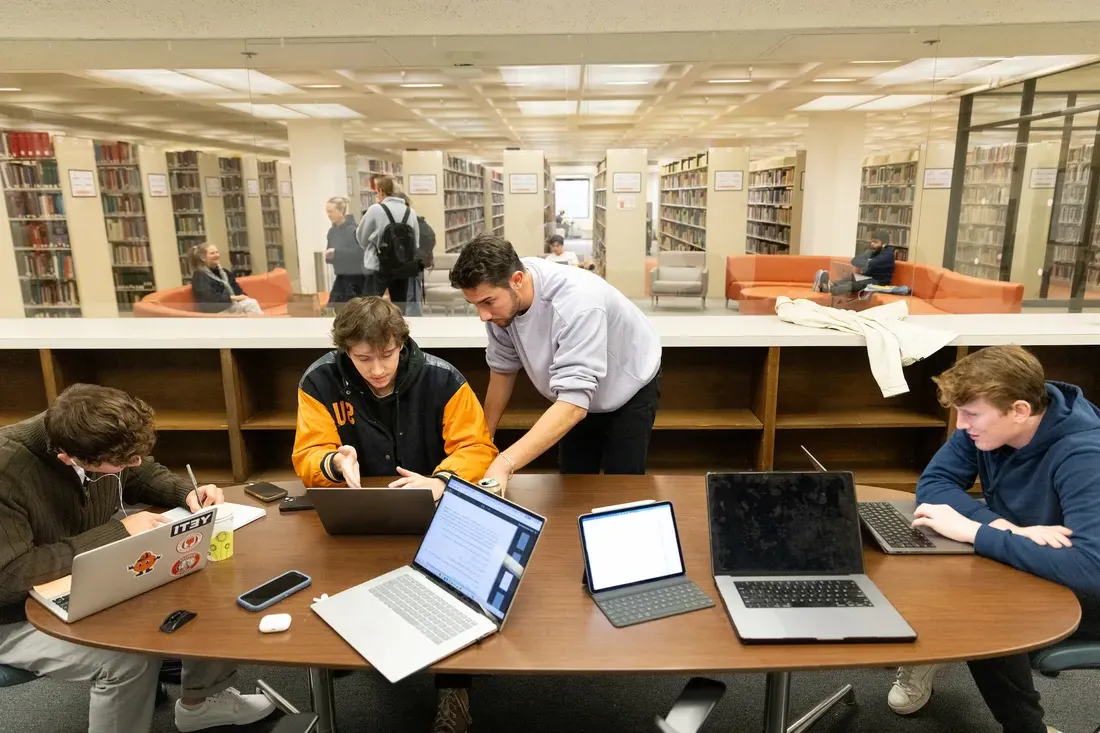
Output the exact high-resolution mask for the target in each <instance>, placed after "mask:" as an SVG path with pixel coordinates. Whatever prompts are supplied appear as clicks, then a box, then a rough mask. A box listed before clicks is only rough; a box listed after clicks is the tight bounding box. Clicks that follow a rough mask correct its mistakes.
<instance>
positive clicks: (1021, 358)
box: [932, 346, 1050, 415]
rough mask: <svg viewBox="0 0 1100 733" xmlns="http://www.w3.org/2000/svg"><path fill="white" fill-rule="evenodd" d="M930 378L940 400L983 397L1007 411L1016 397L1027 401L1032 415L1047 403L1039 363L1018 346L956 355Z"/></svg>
mask: <svg viewBox="0 0 1100 733" xmlns="http://www.w3.org/2000/svg"><path fill="white" fill-rule="evenodd" d="M932 381H933V382H935V383H936V386H937V387H938V388H939V400H940V404H941V405H943V406H944V407H961V406H962V405H967V404H969V403H971V402H973V401H975V400H979V399H984V400H985V401H986V402H988V403H989V404H991V405H993V406H994V407H996V408H997V409H998V410H1000V411H1001V414H1004V413H1007V412H1008V411H1009V410H1010V409H1012V405H1014V404H1015V403H1016V402H1017V400H1023V401H1024V402H1026V403H1028V404H1029V405H1031V414H1032V415H1042V414H1043V413H1044V412H1046V409H1047V406H1048V404H1049V403H1050V396H1049V395H1048V394H1047V386H1046V377H1045V376H1044V375H1043V365H1042V364H1041V363H1040V362H1039V360H1038V359H1036V358H1035V355H1034V354H1032V353H1031V352H1030V351H1028V350H1027V349H1025V348H1023V347H1022V346H989V347H987V348H984V349H982V350H981V351H975V352H974V353H973V354H970V355H968V356H965V357H963V358H962V359H959V361H958V362H956V363H955V365H954V366H953V367H951V368H950V369H948V370H947V371H946V372H944V373H943V374H941V375H940V376H938V377H933V378H932Z"/></svg>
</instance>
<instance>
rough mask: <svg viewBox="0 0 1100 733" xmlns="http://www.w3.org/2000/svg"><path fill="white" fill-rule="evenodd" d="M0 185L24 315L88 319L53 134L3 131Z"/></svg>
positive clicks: (0, 148)
mask: <svg viewBox="0 0 1100 733" xmlns="http://www.w3.org/2000/svg"><path fill="white" fill-rule="evenodd" d="M0 184H2V187H3V192H4V204H5V215H6V217H7V226H8V227H9V228H10V231H11V239H12V251H13V254H14V257H15V264H16V271H17V273H18V274H17V277H18V282H19V291H20V294H21V296H22V300H23V312H24V315H25V316H26V317H28V318H32V317H33V318H64V317H77V316H80V315H82V312H81V306H80V293H79V288H78V287H77V282H76V267H75V265H74V262H73V256H72V244H71V242H70V239H69V225H68V221H67V219H66V216H65V201H64V195H63V189H62V187H61V186H62V183H61V176H60V172H59V168H58V163H57V157H56V155H55V153H54V146H53V141H52V139H51V138H50V135H49V134H48V133H44V132H22V131H17V130H13V131H0Z"/></svg>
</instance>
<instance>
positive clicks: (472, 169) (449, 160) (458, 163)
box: [443, 155, 485, 177]
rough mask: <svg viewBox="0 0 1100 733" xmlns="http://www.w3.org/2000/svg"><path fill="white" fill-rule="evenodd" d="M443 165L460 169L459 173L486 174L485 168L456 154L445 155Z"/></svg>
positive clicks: (455, 169) (452, 168)
mask: <svg viewBox="0 0 1100 733" xmlns="http://www.w3.org/2000/svg"><path fill="white" fill-rule="evenodd" d="M443 167H444V168H447V169H449V170H452V171H458V172H459V173H466V174H468V175H472V176H479V177H481V176H484V175H485V169H484V168H483V167H481V166H480V165H478V164H477V163H471V162H469V161H467V160H464V159H462V158H459V157H458V156H456V155H444V156H443Z"/></svg>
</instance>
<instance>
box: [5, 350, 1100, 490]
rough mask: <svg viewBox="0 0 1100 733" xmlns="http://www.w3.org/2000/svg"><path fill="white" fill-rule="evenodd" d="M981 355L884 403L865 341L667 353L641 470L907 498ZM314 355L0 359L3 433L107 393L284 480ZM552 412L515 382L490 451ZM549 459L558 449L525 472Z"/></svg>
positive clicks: (181, 451) (170, 457)
mask: <svg viewBox="0 0 1100 733" xmlns="http://www.w3.org/2000/svg"><path fill="white" fill-rule="evenodd" d="M976 348H980V347H948V348H945V349H943V350H941V351H939V352H937V353H936V354H933V355H932V356H931V357H929V358H928V359H926V360H924V361H921V362H917V363H916V364H913V365H912V366H909V367H906V368H905V377H906V380H907V381H908V383H909V386H910V388H911V392H909V393H908V394H905V395H900V396H898V397H894V398H891V399H889V400H887V399H884V398H883V397H882V396H881V392H880V391H879V390H878V388H877V386H876V385H875V383H874V380H873V378H872V377H871V374H870V371H869V370H868V368H867V361H866V353H865V350H864V349H863V348H862V347H856V346H852V347H813V346H795V347H787V346H784V347H777V346H772V347H767V346H761V347H743V348H726V347H690V348H689V347H675V348H671V347H670V348H666V349H665V352H664V358H663V376H662V382H661V392H662V396H661V402H660V406H659V408H658V411H657V416H656V420H655V425H654V428H655V430H654V433H653V437H652V440H651V445H650V451H649V466H648V470H649V471H650V472H653V473H681V472H690V473H694V474H698V473H701V472H703V471H708V470H723V469H732V470H771V469H779V470H812V466H811V465H810V464H809V461H808V460H807V459H806V457H805V455H804V454H803V452H802V449H801V446H803V445H804V446H806V448H808V449H809V450H810V451H811V452H813V454H814V455H815V456H816V457H817V458H818V459H819V460H820V461H821V462H822V463H824V464H825V466H826V467H828V468H830V469H833V470H850V471H853V472H854V474H855V477H856V480H857V481H860V482H864V483H871V484H876V485H881V486H887V487H890V488H901V489H908V490H913V488H914V487H915V485H916V481H917V477H918V476H919V475H920V472H921V470H922V469H923V468H924V466H925V465H927V463H928V461H929V460H930V459H931V458H932V456H933V455H934V453H935V452H936V450H937V449H938V448H939V446H940V445H941V444H942V443H943V441H944V440H945V439H946V438H947V437H948V436H949V435H950V433H951V430H952V428H953V420H954V418H953V416H952V415H950V414H949V413H948V412H947V411H946V410H943V409H942V408H941V407H940V406H939V405H938V403H937V401H936V395H935V385H934V384H933V383H932V381H931V377H932V376H934V375H936V374H938V373H939V372H940V371H942V370H943V369H946V368H947V367H949V366H950V365H951V364H952V363H953V362H955V361H956V360H958V359H960V358H962V357H963V356H965V355H966V354H967V353H969V351H970V350H974V349H976ZM1031 350H1032V351H1033V352H1034V353H1035V354H1036V356H1038V357H1039V359H1040V360H1041V361H1042V362H1043V365H1044V367H1045V369H1046V373H1047V377H1048V379H1056V380H1063V381H1068V382H1071V383H1074V384H1077V385H1079V386H1080V387H1081V388H1082V389H1083V390H1084V392H1085V395H1086V396H1087V397H1089V398H1090V399H1093V400H1096V399H1098V398H1100V374H1098V373H1097V372H1096V370H1095V369H1094V368H1093V365H1094V364H1095V363H1096V361H1097V359H1100V347H1098V346H1047V347H1032V348H1031ZM427 351H428V352H429V353H432V354H434V355H436V356H439V357H440V358H443V359H446V360H447V361H449V362H450V363H452V364H454V365H455V367H456V368H457V369H458V370H459V371H460V372H462V374H463V375H464V376H465V377H466V378H467V380H468V381H469V384H470V386H471V388H472V389H473V390H474V392H475V393H476V394H477V395H478V397H479V398H481V399H484V396H485V390H486V388H487V385H488V380H489V370H488V367H487V366H486V364H485V356H484V349H483V348H449V349H448V348H441V349H436V348H430V347H428V348H427ZM323 353H324V350H323V349H318V348H315V347H310V348H302V349H270V348H257V349H252V348H244V349H233V348H222V349H217V348H211V349H195V350H184V349H167V350H156V349H125V350H112V349H69V348H65V349H57V350H52V349H43V350H38V349H12V350H0V373H3V375H4V379H3V380H0V425H4V424H11V423H13V422H17V421H18V420H21V419H26V418H28V417H30V416H32V415H34V414H36V413H38V412H40V411H41V410H43V409H45V407H46V406H47V405H48V404H49V402H50V400H52V399H53V398H54V397H55V396H56V395H57V393H58V392H59V391H60V390H62V389H64V388H65V387H66V386H67V385H70V384H73V383H76V382H91V383H98V384H104V385H108V386H114V387H118V388H120V389H125V390H127V391H129V392H130V393H132V394H135V395H137V396H139V397H141V398H142V399H144V400H146V401H147V402H149V404H150V405H152V406H153V408H154V409H155V410H156V411H157V418H156V419H157V430H158V443H157V447H156V450H155V455H156V456H157V458H158V460H160V461H161V462H163V463H165V464H166V465H168V466H169V467H172V468H176V469H182V468H183V466H184V465H185V464H186V463H191V464H192V466H193V467H194V468H195V471H196V474H197V476H198V478H199V480H200V481H217V482H229V481H243V480H246V479H251V480H260V479H270V478H289V477H292V476H293V473H292V470H291V464H290V451H291V447H292V445H293V441H294V425H295V411H296V409H297V392H296V390H297V385H298V381H299V380H300V379H301V376H302V374H303V373H304V372H305V370H306V369H307V368H308V367H309V365H310V364H311V363H312V362H313V361H314V360H315V359H316V358H317V357H319V356H320V355H321V354H323ZM211 385H221V389H218V388H217V387H215V388H214V389H211ZM822 385H826V387H824V388H823V386H822ZM548 406H549V402H548V401H547V400H546V399H545V398H543V397H542V395H540V394H539V393H538V392H537V391H536V390H535V389H534V387H533V386H532V385H531V383H530V381H529V380H528V379H527V377H526V376H525V375H523V374H521V375H520V376H519V378H518V380H517V382H516V387H515V391H514V393H513V396H512V400H511V402H510V404H509V407H508V409H507V411H506V412H505V414H504V416H503V419H502V421H501V425H500V429H499V431H498V433H497V442H498V444H499V445H500V446H502V447H503V446H507V445H509V444H510V443H511V442H512V441H514V440H516V439H517V438H518V437H519V436H520V435H521V433H522V431H524V430H526V429H528V428H530V427H531V425H533V424H534V422H535V420H536V419H537V418H538V417H539V416H540V415H541V414H542V412H543V411H544V410H545V409H546V408H547V407H548ZM555 465H556V452H555V451H554V450H553V449H551V450H550V451H548V453H547V454H546V455H544V456H543V457H541V458H539V459H538V460H537V461H536V462H535V464H534V465H533V467H532V468H531V469H525V470H534V471H540V470H542V471H546V470H554V468H555Z"/></svg>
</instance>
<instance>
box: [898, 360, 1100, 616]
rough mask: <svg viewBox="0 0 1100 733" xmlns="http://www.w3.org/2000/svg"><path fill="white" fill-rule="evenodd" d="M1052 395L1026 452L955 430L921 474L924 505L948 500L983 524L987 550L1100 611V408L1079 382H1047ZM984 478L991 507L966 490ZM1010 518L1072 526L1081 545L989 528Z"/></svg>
mask: <svg viewBox="0 0 1100 733" xmlns="http://www.w3.org/2000/svg"><path fill="white" fill-rule="evenodd" d="M1047 394H1048V395H1050V405H1049V406H1048V407H1047V410H1046V412H1045V413H1044V414H1043V419H1042V421H1041V422H1040V423H1039V429H1038V430H1037V431H1036V432H1035V437H1033V438H1032V439H1031V442H1029V443H1028V444H1027V445H1025V446H1024V447H1023V448H1020V449H1019V450H1016V449H1014V448H1011V447H1008V446H1005V447H1003V448H1000V449H998V450H995V451H983V450H979V449H978V448H977V446H975V445H974V441H973V440H971V438H970V436H969V435H967V434H966V431H965V430H957V431H955V433H954V435H952V436H951V438H950V440H948V441H947V443H946V444H944V446H943V447H942V448H940V450H939V451H938V452H937V453H936V455H935V457H934V458H933V459H932V462H931V463H929V464H928V468H926V469H925V470H924V473H922V474H921V477H920V482H919V483H918V484H917V502H918V503H929V504H948V505H950V506H952V507H954V508H955V509H956V510H958V511H959V512H960V513H961V514H963V515H965V516H967V517H969V518H970V519H973V520H975V521H977V522H981V523H982V524H983V525H985V526H982V527H981V528H980V529H979V530H978V536H977V537H976V538H975V540H974V549H975V551H976V552H977V553H978V554H979V555H982V556H984V557H989V558H992V559H994V560H999V561H1001V562H1003V563H1006V564H1008V565H1011V566H1012V567H1014V568H1016V569H1018V570H1024V571H1027V572H1029V573H1033V574H1035V575H1038V576H1039V577H1041V578H1046V579H1047V580H1052V581H1054V582H1055V583H1059V584H1061V585H1064V586H1066V587H1068V588H1069V589H1070V590H1072V591H1073V592H1074V593H1076V594H1077V596H1078V598H1080V599H1082V605H1083V606H1085V607H1086V608H1090V607H1091V608H1092V609H1100V409H1097V407H1096V406H1095V405H1093V404H1092V403H1091V402H1089V401H1088V400H1087V399H1085V396H1084V395H1083V394H1082V393H1081V389H1080V388H1079V387H1075V386H1073V385H1072V384H1063V383H1061V382H1047ZM976 477H981V481H982V494H983V495H984V496H985V500H986V504H984V505H983V504H982V503H981V502H979V501H977V500H976V499H974V498H972V497H970V496H967V494H966V493H965V492H966V489H967V488H969V487H970V486H973V485H974V479H975V478H976ZM1002 517H1003V518H1004V519H1007V520H1008V521H1009V522H1012V523H1013V524H1015V525H1016V526H1018V527H1030V526H1033V525H1053V524H1061V525H1064V526H1066V527H1069V528H1070V529H1071V530H1073V536H1072V537H1071V538H1070V539H1071V540H1072V542H1073V547H1068V548H1062V549H1053V548H1050V547H1043V546H1041V545H1037V544H1035V543H1034V542H1032V541H1031V540H1029V539H1028V538H1027V537H1023V536H1020V535H1017V534H1013V533H1011V532H1005V531H1002V530H999V529H994V528H993V527H990V526H988V525H989V523H990V522H992V521H994V520H996V519H999V518H1002ZM1086 599H1087V600H1086Z"/></svg>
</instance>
